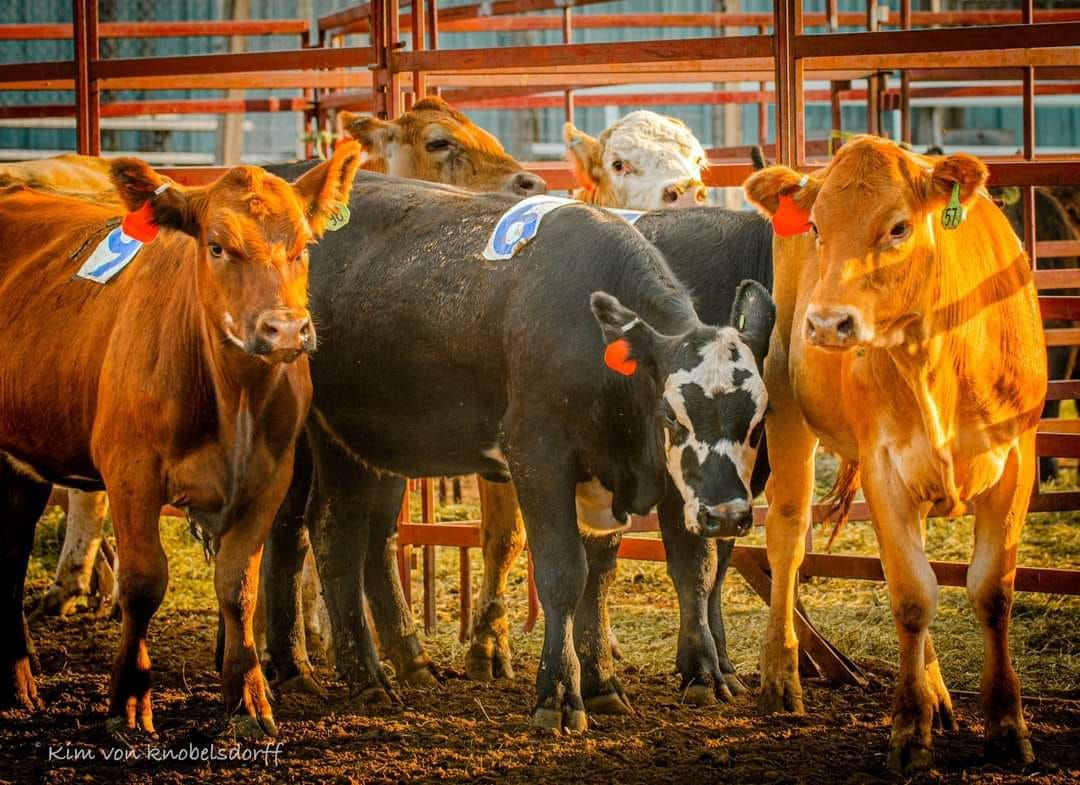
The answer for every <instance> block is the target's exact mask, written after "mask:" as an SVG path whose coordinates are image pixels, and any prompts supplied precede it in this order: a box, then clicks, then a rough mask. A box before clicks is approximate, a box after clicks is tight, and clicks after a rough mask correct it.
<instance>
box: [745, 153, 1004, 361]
mask: <svg viewBox="0 0 1080 785" xmlns="http://www.w3.org/2000/svg"><path fill="white" fill-rule="evenodd" d="M986 175H987V171H986V167H985V166H984V165H983V164H982V162H981V161H979V160H978V159H976V158H974V157H972V156H970V155H964V154H957V155H951V156H948V157H928V156H923V155H918V154H916V153H912V152H909V151H906V150H904V149H902V148H901V147H899V146H898V145H897V144H895V143H894V142H890V141H888V140H885V139H880V138H877V137H870V136H863V137H859V138H856V139H854V140H852V141H849V142H847V143H846V144H845V145H844V146H843V147H842V148H840V151H839V152H838V153H837V155H836V157H835V158H834V159H833V160H832V162H831V163H830V164H829V166H828V167H827V168H826V169H825V170H823V171H822V172H820V173H816V174H815V175H814V176H813V177H810V178H805V177H804V176H803V175H801V174H800V173H798V172H795V171H793V170H791V169H788V168H787V167H785V166H772V167H769V168H768V169H765V170H763V171H761V172H758V173H757V174H754V175H752V176H751V177H750V178H749V179H748V180H747V181H746V183H745V185H744V188H745V191H746V195H747V198H748V199H749V200H750V201H751V202H753V203H754V204H755V205H757V206H758V207H759V208H760V209H761V210H762V211H763V212H765V213H766V214H768V215H775V214H776V213H777V211H778V209H781V208H780V205H781V201H782V199H783V198H785V197H786V199H790V202H791V203H793V205H794V206H792V204H790V203H789V204H788V205H787V206H786V207H785V208H784V209H787V208H791V211H794V210H796V209H797V210H799V211H801V212H800V214H801V215H803V216H804V217H805V218H806V220H807V221H808V224H809V230H810V231H811V232H812V233H813V237H814V240H813V242H814V247H815V249H816V256H817V262H818V280H817V283H816V285H815V287H814V289H813V292H812V293H811V295H810V301H809V305H808V307H807V310H806V320H805V323H804V324H803V325H802V329H803V330H804V335H805V337H806V339H807V341H808V342H809V343H810V344H813V345H815V346H818V347H821V348H824V349H837V350H845V349H850V348H852V347H866V346H878V347H887V346H895V345H897V344H899V343H901V342H902V341H903V340H904V339H905V335H908V334H909V331H910V330H912V329H918V325H919V324H921V323H922V320H923V318H924V317H927V316H929V315H930V313H929V311H930V310H931V307H930V305H929V303H928V298H929V297H931V296H932V295H933V292H931V291H930V290H931V289H932V288H933V287H932V286H930V285H929V284H928V282H930V281H932V280H934V275H933V271H934V265H935V264H936V263H937V262H936V260H937V258H938V256H939V254H938V252H937V246H938V244H939V243H940V242H942V241H943V235H944V234H945V233H947V232H950V231H952V230H949V229H946V228H945V226H944V225H943V223H942V221H943V212H944V211H945V210H946V209H947V208H948V206H949V204H950V203H951V202H952V201H953V195H954V194H955V196H956V199H957V200H958V201H959V203H960V205H962V206H964V207H965V209H970V208H971V207H972V205H973V202H974V201H975V200H976V199H978V198H984V197H979V196H978V195H977V194H978V191H979V189H980V188H982V186H983V183H984V182H985V181H986ZM987 202H988V204H989V201H988V200H987ZM994 213H995V214H997V215H998V216H999V217H1000V212H999V211H998V210H996V208H995V209H994ZM1001 220H1002V221H1004V219H1003V218H1001ZM960 236H962V234H961V232H957V233H956V237H957V238H958V237H960ZM969 239H970V238H969ZM795 242H807V243H808V242H809V241H802V240H796V241H795ZM950 242H952V240H950ZM807 247H808V248H809V245H807Z"/></svg>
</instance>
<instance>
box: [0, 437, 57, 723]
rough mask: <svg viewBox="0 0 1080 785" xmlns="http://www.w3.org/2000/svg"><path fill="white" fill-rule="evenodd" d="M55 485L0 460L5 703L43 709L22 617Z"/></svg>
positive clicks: (0, 647)
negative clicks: (38, 531)
mask: <svg viewBox="0 0 1080 785" xmlns="http://www.w3.org/2000/svg"><path fill="white" fill-rule="evenodd" d="M49 490H50V486H49V484H48V483H41V482H37V481H35V480H32V479H31V478H29V477H27V476H26V475H24V474H21V473H19V472H17V471H16V470H15V469H14V468H13V467H12V466H11V465H9V464H8V463H7V461H5V460H4V459H3V457H2V456H0V625H2V628H3V634H2V635H0V651H2V652H3V654H2V655H0V659H2V662H0V704H15V705H18V706H22V707H23V708H26V709H35V708H40V707H41V699H40V698H38V694H37V685H36V684H35V683H34V676H33V673H32V668H31V661H32V660H33V659H34V647H33V643H32V642H31V640H30V633H29V630H28V629H27V627H26V619H25V617H24V616H23V590H24V584H25V582H26V567H27V563H28V562H29V560H30V551H31V549H32V548H33V547H34V528H35V527H36V525H37V520H38V518H40V517H41V513H42V512H43V511H44V510H45V505H46V503H47V502H48V500H49Z"/></svg>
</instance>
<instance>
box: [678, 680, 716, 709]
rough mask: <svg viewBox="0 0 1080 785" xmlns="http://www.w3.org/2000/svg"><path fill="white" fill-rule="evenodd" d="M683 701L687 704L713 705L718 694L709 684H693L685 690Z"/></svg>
mask: <svg viewBox="0 0 1080 785" xmlns="http://www.w3.org/2000/svg"><path fill="white" fill-rule="evenodd" d="M682 702H683V703H684V704H686V705H687V706H712V705H714V704H715V703H716V694H715V692H713V688H712V687H710V686H709V685H708V684H698V683H694V684H691V685H690V686H689V687H687V688H686V690H685V691H684V692H683V697H682Z"/></svg>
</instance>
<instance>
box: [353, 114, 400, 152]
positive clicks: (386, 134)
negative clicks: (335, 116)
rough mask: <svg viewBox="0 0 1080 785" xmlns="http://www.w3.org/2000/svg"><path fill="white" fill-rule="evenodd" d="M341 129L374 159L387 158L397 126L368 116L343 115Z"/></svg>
mask: <svg viewBox="0 0 1080 785" xmlns="http://www.w3.org/2000/svg"><path fill="white" fill-rule="evenodd" d="M341 127H342V128H344V129H345V132H346V133H347V134H349V136H351V137H352V138H353V139H355V140H356V141H358V142H359V143H360V145H361V146H362V147H363V148H364V152H365V153H367V154H368V155H369V156H370V157H372V158H386V157H387V148H388V147H389V146H390V143H391V142H392V141H394V139H395V136H396V132H397V126H396V125H395V124H394V123H391V122H387V121H386V120H380V119H378V118H377V117H372V116H371V115H366V114H353V113H352V112H342V113H341Z"/></svg>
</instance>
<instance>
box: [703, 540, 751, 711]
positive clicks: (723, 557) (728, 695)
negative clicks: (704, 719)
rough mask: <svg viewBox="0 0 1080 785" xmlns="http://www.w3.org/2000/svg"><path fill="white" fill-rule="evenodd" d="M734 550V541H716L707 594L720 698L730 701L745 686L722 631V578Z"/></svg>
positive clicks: (725, 574)
mask: <svg viewBox="0 0 1080 785" xmlns="http://www.w3.org/2000/svg"><path fill="white" fill-rule="evenodd" d="M734 550H735V540H733V539H728V540H717V541H716V578H715V580H714V581H713V586H712V591H711V592H710V593H709V632H711V633H712V639H713V643H715V644H716V658H717V661H718V662H719V663H720V673H721V674H722V676H723V680H724V681H723V688H722V689H721V690H720V696H721V697H722V698H723V699H724V700H726V701H731V700H732V699H733V698H734V697H735V696H736V695H742V694H743V693H745V692H746V686H745V685H744V684H743V683H742V682H741V681H740V680H739V676H738V674H737V673H736V672H735V666H734V665H732V664H731V658H730V657H728V652H727V631H726V630H725V629H724V597H723V594H724V578H725V577H727V571H728V567H729V566H730V565H731V554H732V552H733V551H734Z"/></svg>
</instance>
